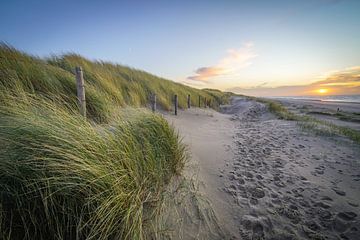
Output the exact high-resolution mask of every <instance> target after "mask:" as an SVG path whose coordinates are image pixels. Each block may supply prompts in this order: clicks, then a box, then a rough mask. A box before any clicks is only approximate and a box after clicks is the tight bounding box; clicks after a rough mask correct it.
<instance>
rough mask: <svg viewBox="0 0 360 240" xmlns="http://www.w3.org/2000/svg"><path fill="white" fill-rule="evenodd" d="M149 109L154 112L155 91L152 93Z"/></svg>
mask: <svg viewBox="0 0 360 240" xmlns="http://www.w3.org/2000/svg"><path fill="white" fill-rule="evenodd" d="M151 109H152V111H153V112H156V94H155V93H154V94H153V95H152V99H151Z"/></svg>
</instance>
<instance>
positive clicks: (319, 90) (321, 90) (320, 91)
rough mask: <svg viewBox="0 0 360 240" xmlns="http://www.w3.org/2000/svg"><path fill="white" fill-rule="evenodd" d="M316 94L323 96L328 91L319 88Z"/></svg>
mask: <svg viewBox="0 0 360 240" xmlns="http://www.w3.org/2000/svg"><path fill="white" fill-rule="evenodd" d="M317 92H318V93H320V94H324V93H327V92H328V90H327V89H326V88H320V89H318V90H317Z"/></svg>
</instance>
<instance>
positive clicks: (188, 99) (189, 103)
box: [187, 94, 191, 108]
mask: <svg viewBox="0 0 360 240" xmlns="http://www.w3.org/2000/svg"><path fill="white" fill-rule="evenodd" d="M187 104H188V108H190V105H191V101H190V94H189V95H188V97H187Z"/></svg>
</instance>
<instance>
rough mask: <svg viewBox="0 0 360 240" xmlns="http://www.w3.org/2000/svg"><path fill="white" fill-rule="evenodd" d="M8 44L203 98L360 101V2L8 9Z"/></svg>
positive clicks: (3, 33) (0, 20)
mask: <svg viewBox="0 0 360 240" xmlns="http://www.w3.org/2000/svg"><path fill="white" fill-rule="evenodd" d="M0 41H3V42H5V43H8V44H10V45H12V46H14V47H15V48H17V49H20V50H22V51H25V52H28V53H30V54H33V55H37V56H40V57H46V56H49V55H50V54H64V53H68V52H75V53H79V54H81V55H83V56H85V57H88V58H90V59H93V60H106V61H112V62H116V63H120V64H124V65H128V66H131V67H134V68H138V69H143V70H145V71H148V72H150V73H153V74H155V75H158V76H160V77H164V78H167V79H170V80H173V81H177V82H181V83H184V84H187V85H190V86H193V87H197V88H216V89H220V90H226V91H234V92H238V93H246V94H250V95H263V96H286V95H316V94H360V1H359V0H299V1H297V0H291V1H288V0H286V1H285V0H283V1H280V0H279V1H270V0H264V1H254V0H253V1H250V0H249V1H242V0H234V1H231V0H228V1H226V0H224V1H212V0H208V1H202V0H198V1H194V0H193V1H187V0H183V1H156V0H153V1H100V0H97V1H95V0H87V1H66V0H64V1H44V0H38V1H36V0H33V1H30V0H27V1H26V0H23V1H20V0H2V1H1V2H0Z"/></svg>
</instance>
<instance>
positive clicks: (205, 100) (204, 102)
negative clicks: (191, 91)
mask: <svg viewBox="0 0 360 240" xmlns="http://www.w3.org/2000/svg"><path fill="white" fill-rule="evenodd" d="M204 107H205V108H206V98H205V99H204Z"/></svg>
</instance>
